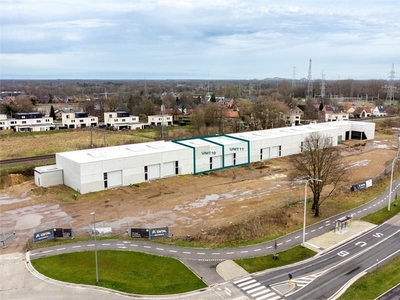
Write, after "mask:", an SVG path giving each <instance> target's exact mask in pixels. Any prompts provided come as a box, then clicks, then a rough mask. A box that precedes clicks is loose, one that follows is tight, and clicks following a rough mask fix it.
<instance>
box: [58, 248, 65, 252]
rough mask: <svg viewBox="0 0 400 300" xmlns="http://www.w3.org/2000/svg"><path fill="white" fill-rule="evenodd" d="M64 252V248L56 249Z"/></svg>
mask: <svg viewBox="0 0 400 300" xmlns="http://www.w3.org/2000/svg"><path fill="white" fill-rule="evenodd" d="M61 250H65V248H58V249H57V251H61Z"/></svg>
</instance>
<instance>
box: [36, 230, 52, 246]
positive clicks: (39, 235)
mask: <svg viewBox="0 0 400 300" xmlns="http://www.w3.org/2000/svg"><path fill="white" fill-rule="evenodd" d="M51 238H54V231H53V228H51V229H47V230H43V231H39V232H35V233H34V234H33V241H34V242H35V243H36V242H40V241H43V240H47V239H51Z"/></svg>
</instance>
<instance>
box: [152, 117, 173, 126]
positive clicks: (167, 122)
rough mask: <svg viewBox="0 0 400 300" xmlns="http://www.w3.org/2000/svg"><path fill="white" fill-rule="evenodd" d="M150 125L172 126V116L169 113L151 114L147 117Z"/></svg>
mask: <svg viewBox="0 0 400 300" xmlns="http://www.w3.org/2000/svg"><path fill="white" fill-rule="evenodd" d="M147 120H148V124H149V125H150V126H162V125H164V126H172V124H173V121H172V116H170V115H151V116H148V117H147Z"/></svg>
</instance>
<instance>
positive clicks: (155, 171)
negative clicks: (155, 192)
mask: <svg viewBox="0 0 400 300" xmlns="http://www.w3.org/2000/svg"><path fill="white" fill-rule="evenodd" d="M148 172H149V177H148V180H152V179H156V178H160V165H159V164H157V165H151V166H149V171H148Z"/></svg>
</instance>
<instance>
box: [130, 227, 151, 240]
mask: <svg viewBox="0 0 400 300" xmlns="http://www.w3.org/2000/svg"><path fill="white" fill-rule="evenodd" d="M131 237H132V238H149V229H146V228H131Z"/></svg>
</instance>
